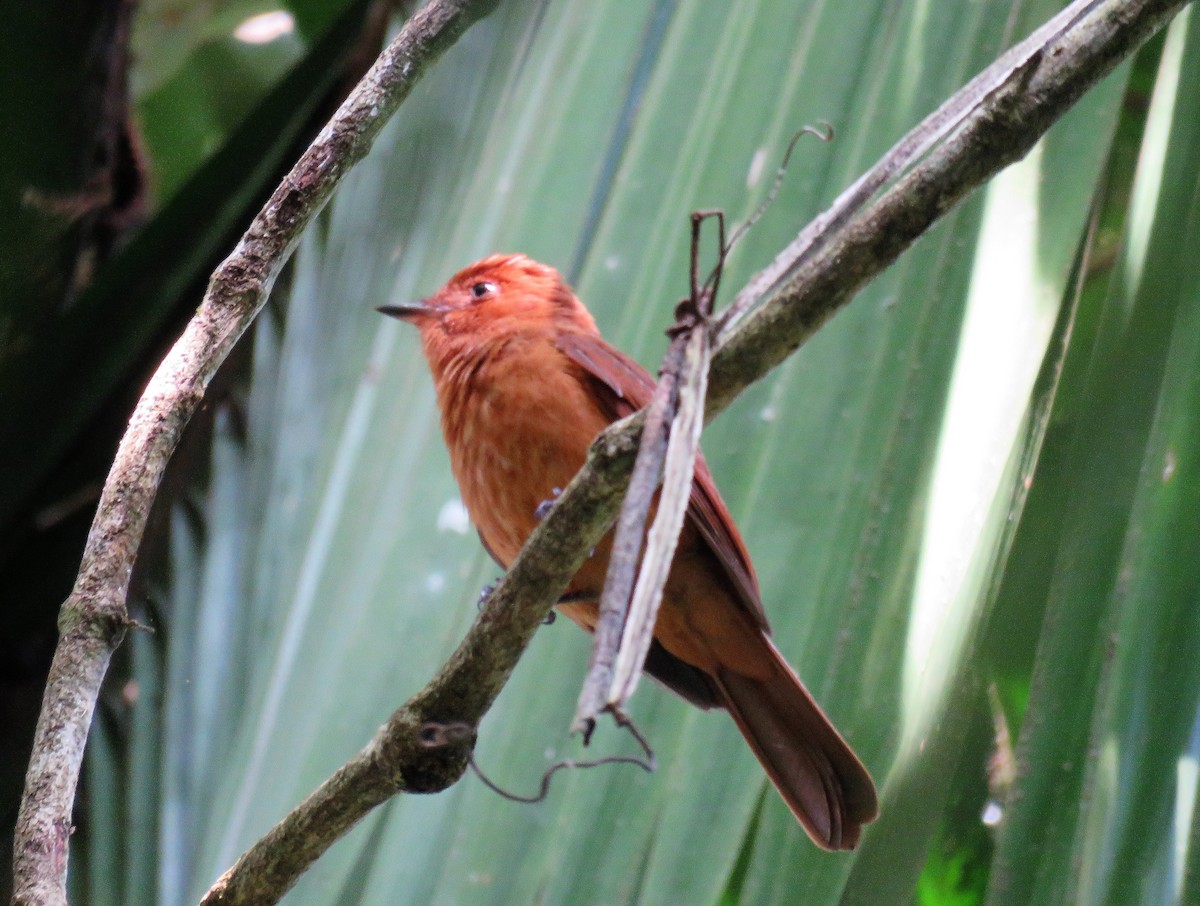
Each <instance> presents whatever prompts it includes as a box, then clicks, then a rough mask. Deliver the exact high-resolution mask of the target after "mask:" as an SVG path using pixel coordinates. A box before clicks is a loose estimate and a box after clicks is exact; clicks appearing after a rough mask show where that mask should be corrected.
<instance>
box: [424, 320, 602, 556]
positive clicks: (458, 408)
mask: <svg viewBox="0 0 1200 906" xmlns="http://www.w3.org/2000/svg"><path fill="white" fill-rule="evenodd" d="M438 402H439V405H440V408H441V411H442V430H443V433H444V434H445V438H446V446H447V447H448V449H449V450H450V462H451V467H452V468H453V470H454V476H455V478H456V479H457V480H458V485H459V489H460V490H461V492H462V496H463V503H464V504H465V505H466V507H467V511H468V512H469V513H470V514H471V521H472V522H473V523H474V524H475V526H476V528H478V529H479V533H480V535H481V536H482V537H483V541H484V543H485V544H486V545H487V547H488V549H489V550H490V551H491V552H492V553H493V554H494V555H495V556H496V557H497V559H499V560H500V561H501V563H502V564H503V565H505V566H506V567H507V566H508V565H509V564H510V563H511V562H512V560H513V559H514V558H515V557H516V555H517V552H518V551H520V549H521V547H522V545H523V544H524V543H525V539H526V538H528V537H529V534H530V533H531V532H532V531H533V529H534V527H535V526H536V525H537V521H538V517H537V515H536V513H537V509H538V506H539V504H541V503H542V502H543V501H546V500H549V499H551V498H552V497H553V496H554V494H555V489H561V488H563V487H565V486H566V484H567V482H568V481H570V479H571V477H572V476H573V475H574V474H575V473H576V472H577V471H578V470H579V467H580V466H582V465H583V461H584V458H585V457H586V455H587V448H588V445H589V444H590V443H591V442H592V440H593V439H594V438H595V436H596V434H597V433H599V432H600V430H601V429H603V428H604V427H605V425H606V424H607V420H606V419H605V418H604V416H603V415H602V414H601V412H600V410H599V408H598V407H597V405H596V403H595V401H594V400H593V399H592V398H591V396H590V395H589V393H588V391H587V389H586V387H585V385H584V384H583V382H582V381H581V380H580V376H579V374H578V371H577V368H576V367H575V366H574V365H573V363H571V362H570V360H569V359H567V358H566V357H565V356H563V355H562V353H560V352H559V351H558V350H557V349H556V348H555V347H554V346H553V345H552V344H550V343H537V342H528V343H520V342H517V341H511V342H509V343H507V344H505V345H504V346H503V347H500V348H498V349H491V350H481V351H479V352H478V353H476V355H475V356H474V357H473V358H471V359H466V358H464V360H463V361H461V362H457V363H451V364H450V365H448V366H447V367H446V368H445V369H444V371H443V374H442V375H440V379H439V381H438Z"/></svg>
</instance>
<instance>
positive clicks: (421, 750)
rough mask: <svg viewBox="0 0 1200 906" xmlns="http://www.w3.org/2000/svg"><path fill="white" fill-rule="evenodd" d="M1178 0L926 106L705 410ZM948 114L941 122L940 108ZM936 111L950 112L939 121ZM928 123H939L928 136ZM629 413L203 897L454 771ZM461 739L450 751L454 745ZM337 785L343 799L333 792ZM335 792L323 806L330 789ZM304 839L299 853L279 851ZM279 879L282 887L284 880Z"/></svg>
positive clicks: (742, 347)
mask: <svg viewBox="0 0 1200 906" xmlns="http://www.w3.org/2000/svg"><path fill="white" fill-rule="evenodd" d="M1184 2H1185V0H1140V2H1139V0H1081V2H1077V3H1075V4H1073V5H1072V6H1071V7H1069V8H1068V9H1067V10H1066V11H1064V13H1063V15H1062V16H1061V17H1059V18H1056V19H1055V20H1054V22H1053V23H1051V24H1050V25H1049V26H1048V27H1047V28H1045V29H1042V30H1040V31H1039V32H1038V33H1037V34H1035V35H1034V36H1033V37H1032V38H1031V39H1030V41H1029V42H1027V43H1023V44H1022V45H1019V46H1018V47H1017V48H1014V49H1013V51H1011V52H1010V53H1009V54H1006V56H1005V57H1004V58H1003V59H1002V61H1001V64H1002V65H998V66H997V67H995V68H992V69H989V71H988V73H987V74H985V75H986V76H987V78H986V79H985V80H984V82H983V83H980V82H979V81H976V82H973V83H972V84H971V85H969V86H967V88H966V89H964V92H963V94H962V96H958V95H956V97H955V98H953V99H951V101H948V102H947V105H946V106H944V107H943V108H942V109H941V110H939V111H938V113H936V114H935V115H934V117H935V118H937V119H938V122H937V123H935V124H934V126H933V128H932V130H931V127H930V125H929V124H923V125H922V126H919V127H918V130H924V136H925V137H926V138H929V137H930V136H935V137H933V138H929V140H928V141H925V140H924V139H922V140H921V141H919V142H916V143H915V144H914V143H913V142H912V140H911V139H910V138H909V137H906V139H904V140H902V144H905V143H908V144H907V145H906V147H908V148H911V147H917V146H919V147H920V152H921V153H923V154H924V156H923V157H922V159H921V160H920V161H919V162H917V163H915V164H912V160H913V155H912V153H910V152H908V151H906V152H905V154H904V155H902V156H903V162H902V166H900V167H895V168H892V169H890V170H889V172H888V173H887V176H886V178H885V179H883V180H881V181H880V182H878V183H877V185H876V186H875V188H882V187H884V186H885V185H887V184H888V183H889V182H891V181H892V180H893V179H894V177H896V176H898V175H899V174H900V173H901V171H903V170H905V169H906V168H908V167H909V165H910V164H912V166H911V169H908V170H907V175H903V176H901V178H900V179H899V180H898V181H896V182H894V184H893V185H892V187H891V188H890V189H888V190H887V191H886V192H884V194H883V195H882V196H881V197H879V198H878V199H877V200H875V201H874V202H871V198H873V197H874V195H875V191H874V189H872V191H871V192H870V193H867V194H861V193H860V194H858V195H857V196H856V197H854V198H852V199H851V201H852V202H853V203H851V204H845V203H844V202H843V203H842V207H841V208H840V209H839V210H838V214H837V216H836V217H826V218H825V221H824V227H823V230H822V231H819V236H818V235H816V234H814V233H811V232H810V233H808V234H807V237H806V233H802V234H801V236H800V237H799V239H801V240H805V241H803V242H800V241H798V242H797V243H793V245H792V246H789V250H787V251H786V252H785V254H784V255H782V256H781V258H780V259H777V261H776V262H775V263H774V264H773V265H772V268H770V269H768V271H767V272H764V274H763V275H760V276H759V277H758V278H755V279H754V280H752V281H751V282H750V284H748V288H747V290H744V291H743V293H740V294H739V299H741V298H745V299H746V300H747V301H746V303H745V304H743V305H742V306H741V315H740V316H739V317H738V318H736V319H733V320H726V321H725V322H724V327H723V329H722V331H721V333H720V334H719V346H718V349H717V352H716V353H715V355H714V358H713V365H712V372H711V378H710V383H709V394H708V414H709V416H710V417H711V416H712V415H715V414H716V413H718V412H720V411H721V410H722V409H724V408H725V407H726V406H728V404H729V403H730V401H731V400H733V399H734V398H735V397H736V396H737V395H738V394H739V393H740V392H741V391H742V390H744V389H745V388H746V387H747V386H749V385H750V384H751V383H752V382H754V381H756V380H758V379H759V378H761V377H763V376H764V375H765V374H767V373H768V372H769V371H770V370H771V368H773V367H774V366H775V365H776V364H778V363H779V362H781V361H782V360H783V359H784V358H786V357H787V356H788V355H789V354H790V353H792V352H793V351H794V350H795V349H796V348H797V347H799V346H800V345H801V344H802V343H803V342H804V341H805V340H806V339H808V337H810V336H811V335H812V334H813V333H814V332H815V331H816V329H817V328H818V327H819V326H820V325H821V324H823V323H824V322H825V321H826V320H828V319H829V317H830V316H831V315H832V314H833V313H834V312H835V311H836V310H837V309H838V308H839V307H841V306H842V305H844V304H845V303H846V302H848V301H849V299H850V298H852V297H853V295H854V294H855V293H856V292H857V291H858V289H860V288H861V287H862V286H863V285H865V284H866V283H867V282H868V281H869V280H870V279H871V278H873V277H874V276H876V275H877V274H879V273H880V272H881V271H882V270H883V269H884V268H886V267H887V266H888V265H889V264H890V263H891V262H892V261H894V260H895V259H896V257H897V256H898V255H899V254H900V252H902V251H903V250H904V249H905V248H907V247H908V246H909V245H910V244H911V243H912V242H913V241H914V240H915V239H916V238H917V237H918V236H919V235H921V233H922V232H924V231H925V230H926V229H928V228H929V226H930V225H932V224H933V223H934V222H935V221H936V220H937V219H938V218H939V217H941V216H942V215H943V214H945V213H946V212H947V211H948V210H949V209H950V208H951V207H952V206H953V205H954V204H955V203H957V202H958V201H960V200H962V199H963V198H964V197H965V196H966V195H967V194H969V193H970V192H971V191H972V190H973V189H974V188H976V187H978V186H979V185H981V184H982V183H983V182H984V181H985V180H987V179H988V178H989V177H991V176H993V175H994V174H996V173H997V172H998V171H999V170H1001V169H1002V168H1003V167H1005V166H1007V165H1008V164H1009V163H1012V162H1013V161H1015V160H1017V159H1019V158H1020V157H1022V156H1023V155H1024V154H1026V153H1027V152H1028V150H1029V149H1030V148H1031V147H1032V146H1033V144H1034V143H1035V142H1036V141H1037V140H1038V138H1039V137H1040V136H1041V135H1042V134H1043V133H1044V132H1045V131H1046V130H1047V129H1048V128H1049V127H1050V125H1051V124H1052V123H1053V122H1054V121H1055V120H1057V119H1058V118H1059V117H1060V116H1061V115H1062V114H1063V113H1064V112H1066V110H1067V109H1068V108H1069V107H1070V106H1071V104H1072V103H1073V102H1074V101H1075V100H1076V99H1078V98H1079V97H1080V96H1081V95H1082V94H1083V93H1084V92H1085V91H1086V90H1087V89H1088V88H1089V87H1091V86H1092V85H1093V84H1095V83H1096V82H1097V81H1098V80H1099V79H1100V78H1102V77H1103V76H1104V75H1106V74H1107V73H1108V72H1110V71H1111V70H1112V68H1113V67H1114V66H1115V65H1116V64H1117V63H1118V62H1119V61H1120V60H1121V59H1123V58H1124V57H1126V56H1128V55H1129V54H1130V53H1132V52H1133V51H1134V50H1135V49H1136V48H1137V47H1138V45H1139V44H1141V43H1142V42H1143V41H1145V40H1146V39H1147V38H1148V37H1150V35H1152V34H1153V33H1154V32H1155V31H1157V30H1158V29H1159V28H1161V27H1162V26H1163V25H1165V24H1166V22H1167V21H1168V20H1169V19H1170V17H1171V16H1172V15H1173V14H1174V13H1175V12H1177V11H1178V10H1179V9H1180V8H1181V7H1182V6H1183V5H1184ZM947 106H949V107H953V108H954V109H955V110H956V111H957V112H956V113H955V115H954V118H953V119H952V121H951V120H947V119H945V110H946V107H947ZM947 124H949V125H948V126H947ZM935 134H936V135H935ZM642 421H643V419H642V414H641V413H639V414H637V415H634V416H631V417H630V418H627V419H624V420H623V421H622V422H619V423H618V424H616V425H614V426H612V427H611V428H609V429H608V430H607V431H605V432H604V433H603V434H602V435H601V436H600V437H599V438H598V439H597V440H596V442H595V443H594V444H593V446H592V449H591V451H590V452H589V455H588V460H587V462H586V464H585V465H584V467H583V469H582V470H581V471H580V472H579V474H578V475H576V476H575V478H574V479H573V480H572V481H571V483H570V484H569V485H568V486H567V488H566V489H564V491H563V493H562V494H561V495H560V496H559V497H558V499H557V500H556V502H555V504H554V506H553V507H552V508H551V509H550V511H549V513H548V514H547V516H546V518H545V519H544V520H543V521H542V522H541V523H540V525H539V526H538V527H537V529H536V530H535V531H534V533H533V534H532V535H531V536H530V538H529V541H528V542H527V543H526V545H525V547H524V549H523V550H522V551H521V554H520V555H519V556H518V558H517V560H516V561H515V562H514V563H513V565H512V567H511V568H510V569H509V571H508V573H507V574H506V575H505V577H504V578H503V580H502V581H501V582H500V584H499V585H498V586H497V587H496V588H495V590H494V591H493V592H492V593H491V594H490V595H489V596H488V599H487V601H486V603H485V605H484V608H483V611H482V612H481V613H480V616H479V618H478V619H477V620H476V622H475V623H474V625H472V627H471V628H470V630H469V631H468V632H467V635H466V637H465V638H464V640H463V642H462V643H461V644H460V645H459V647H458V650H457V651H455V652H454V654H453V655H452V656H451V658H450V660H449V661H448V662H447V664H446V665H445V666H444V667H443V668H442V669H441V671H440V672H439V673H438V675H437V676H436V677H435V678H434V679H433V680H432V681H431V682H430V684H429V685H428V686H426V687H425V688H424V689H423V690H422V691H421V692H419V693H418V694H417V695H416V696H414V698H413V699H412V700H411V701H409V702H408V703H407V704H405V705H404V706H403V707H401V708H400V709H399V710H397V711H396V712H395V714H393V715H392V717H391V719H390V720H389V721H388V723H387V724H386V725H384V726H383V727H382V728H381V729H380V730H379V732H378V733H377V734H376V737H375V739H373V740H372V741H371V743H370V744H369V745H368V746H367V747H366V748H365V749H364V750H363V751H362V752H361V753H360V754H359V755H358V756H357V757H356V758H355V759H353V760H352V761H351V762H350V763H348V764H347V765H346V766H345V767H344V768H342V769H341V770H340V771H339V772H338V773H337V774H335V775H334V776H333V777H332V778H330V779H329V780H328V781H326V782H325V783H324V784H323V785H322V786H321V788H320V789H319V790H317V791H316V792H315V793H314V794H313V795H312V796H310V797H309V799H307V800H306V801H305V802H304V803H302V804H301V805H300V806H298V807H297V808H296V809H295V810H294V811H293V812H292V813H291V814H290V815H288V816H287V817H286V818H285V819H284V820H283V821H282V822H280V824H279V825H277V826H276V828H275V829H274V830H272V831H271V833H270V834H269V835H268V836H267V837H265V838H263V839H262V840H260V841H259V842H258V843H256V844H255V845H254V846H253V847H252V848H251V849H250V850H249V851H248V852H247V853H246V854H245V855H244V856H243V857H242V858H241V859H240V860H239V862H238V864H237V865H236V866H235V867H234V868H233V869H231V870H230V872H228V873H227V874H226V875H225V877H223V878H222V880H221V882H220V883H219V884H218V887H217V888H214V891H213V893H211V894H210V896H209V898H207V899H206V901H205V902H206V903H223V904H232V903H249V902H268V901H269V900H268V899H254V898H253V897H252V896H251V895H249V894H245V895H242V896H232V895H231V894H230V891H232V890H235V889H237V890H244V891H249V890H252V889H254V887H253V885H254V883H255V880H254V879H255V877H256V876H261V875H273V876H274V875H276V874H278V873H279V872H280V868H279V866H280V865H282V864H284V863H287V864H289V865H290V864H293V862H295V861H302V862H303V864H308V862H309V861H311V859H312V858H315V857H316V855H317V854H319V852H320V851H323V849H324V848H326V847H328V846H329V845H330V844H331V843H332V842H333V841H334V840H335V839H337V837H339V836H340V835H341V834H342V833H343V832H344V830H345V828H346V827H348V826H349V824H350V823H352V822H353V821H354V820H357V818H358V817H361V816H362V815H363V814H366V812H367V811H368V810H369V809H370V808H371V807H372V806H373V805H374V804H375V803H376V802H379V801H382V800H383V799H385V798H387V797H388V796H390V795H391V794H392V793H393V792H398V791H403V790H408V791H413V792H416V791H421V792H429V791H433V790H437V789H442V788H444V787H446V786H449V785H450V784H451V783H453V782H455V781H456V780H457V779H458V777H459V776H460V775H461V772H462V770H463V767H464V765H465V762H466V758H465V750H464V749H462V747H463V746H469V745H471V744H472V742H473V740H471V739H462V740H459V741H458V742H455V743H447V744H444V745H440V746H432V747H431V746H428V745H425V744H423V743H422V738H423V737H422V732H423V729H422V728H423V727H425V725H426V724H430V723H432V724H439V725H452V724H453V725H466V726H471V727H473V726H477V725H478V722H479V720H480V719H481V718H482V716H483V715H484V713H486V711H487V710H488V708H490V707H491V704H492V702H493V701H494V700H495V697H496V696H497V695H498V694H499V692H500V690H501V689H502V688H503V686H504V684H505V683H506V682H507V680H508V677H509V675H510V674H511V672H512V670H513V668H514V667H515V665H516V663H517V660H518V658H519V657H520V656H521V654H522V652H523V651H524V649H525V646H526V645H527V644H528V642H529V640H530V639H531V638H532V636H533V634H534V632H535V631H536V630H537V627H538V626H539V625H540V624H541V621H542V619H543V618H544V616H545V614H546V613H547V612H548V611H549V610H550V608H551V607H552V606H553V605H554V603H555V602H556V601H557V600H558V598H559V596H560V595H561V594H562V592H563V590H564V589H565V588H566V586H567V584H568V582H569V581H570V579H571V577H572V576H573V575H574V574H575V571H576V570H577V569H578V568H579V566H580V565H581V564H582V563H583V560H584V558H585V557H586V555H587V552H588V551H589V550H590V549H591V548H592V547H593V546H594V545H595V544H596V542H597V541H598V540H599V539H600V538H601V537H602V536H603V534H604V533H605V532H606V531H607V530H608V529H609V527H610V526H611V525H612V522H613V520H614V519H615V518H616V514H617V511H618V509H619V507H620V503H621V499H622V497H623V495H624V491H625V488H626V486H627V484H628V482H629V476H630V473H631V471H632V468H633V462H634V457H635V455H636V448H637V438H638V436H639V435H640V433H641V427H642ZM456 745H457V746H459V748H458V749H455V748H454V746H456ZM342 797H345V798H344V800H343V798H342ZM338 801H346V802H347V803H349V804H348V805H346V806H341V807H338V808H336V809H333V811H334V812H335V813H336V815H337V820H334V821H330V822H328V823H326V822H324V821H322V820H317V819H316V818H315V817H314V816H315V815H318V814H319V815H325V814H327V813H328V812H329V810H330V809H331V806H330V803H331V802H338ZM295 851H302V852H303V853H304V856H303V859H300V860H294V858H293V855H292V853H293V852H295ZM284 889H286V888H284Z"/></svg>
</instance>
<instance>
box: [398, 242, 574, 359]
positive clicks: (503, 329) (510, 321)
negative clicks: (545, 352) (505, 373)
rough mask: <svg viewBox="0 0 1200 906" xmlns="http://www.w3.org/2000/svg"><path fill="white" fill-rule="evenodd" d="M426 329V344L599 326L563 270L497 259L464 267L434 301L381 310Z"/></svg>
mask: <svg viewBox="0 0 1200 906" xmlns="http://www.w3.org/2000/svg"><path fill="white" fill-rule="evenodd" d="M378 310H379V311H381V312H382V313H383V314H385V315H391V316H392V317H394V318H399V319H400V320H402V321H407V322H408V323H410V324H413V325H415V326H416V327H417V328H419V329H420V331H421V335H422V337H423V338H424V339H425V341H426V344H427V346H428V344H429V343H430V342H431V341H432V342H435V343H442V342H453V341H454V340H466V341H473V340H481V339H489V338H497V339H500V338H507V337H511V336H514V335H542V334H544V335H547V336H554V335H555V334H557V332H559V331H561V330H582V331H584V332H588V333H595V331H596V323H595V321H593V320H592V316H591V315H590V314H589V313H588V311H587V309H586V308H584V307H583V304H582V303H581V302H580V301H579V300H578V299H577V298H576V297H575V294H574V293H573V292H572V291H571V288H570V287H569V286H567V284H566V283H565V282H564V281H563V279H562V277H561V276H560V275H559V273H558V271H556V270H555V269H554V268H552V267H549V266H548V265H545V264H541V263H539V262H537V261H534V260H533V259H532V258H527V257H525V256H524V255H492V256H490V257H488V258H484V259H483V260H481V261H476V262H475V263H474V264H472V265H470V266H468V267H465V268H463V269H462V270H461V271H459V272H458V273H457V274H455V275H454V276H453V277H451V278H450V280H449V281H448V282H447V283H446V285H445V286H443V287H442V288H441V289H439V290H438V291H437V292H436V293H434V294H433V295H432V296H429V297H428V298H426V299H422V300H421V301H420V302H418V303H415V304H412V305H384V306H381V307H380V308H379V309H378Z"/></svg>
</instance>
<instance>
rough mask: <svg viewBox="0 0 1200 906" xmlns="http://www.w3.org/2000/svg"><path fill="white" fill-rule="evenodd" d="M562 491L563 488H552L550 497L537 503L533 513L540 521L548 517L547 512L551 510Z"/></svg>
mask: <svg viewBox="0 0 1200 906" xmlns="http://www.w3.org/2000/svg"><path fill="white" fill-rule="evenodd" d="M561 493H562V488H551V489H550V499H549V500H543V501H542V502H541V503H539V504H538V505H537V509H535V510H534V511H533V515H534V516H535V517H537V520H538V522H541V521H542V520H543V519H545V518H546V514H547V513H549V512H550V507H552V506H554V501H555V500H557V499H558V495H559V494H561Z"/></svg>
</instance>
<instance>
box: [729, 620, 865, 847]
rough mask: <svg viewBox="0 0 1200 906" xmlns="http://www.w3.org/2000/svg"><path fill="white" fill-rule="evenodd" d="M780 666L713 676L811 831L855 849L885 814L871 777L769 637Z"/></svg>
mask: <svg viewBox="0 0 1200 906" xmlns="http://www.w3.org/2000/svg"><path fill="white" fill-rule="evenodd" d="M763 641H764V642H765V643H766V647H767V648H768V649H769V650H770V654H771V659H772V661H773V666H774V670H773V672H772V675H771V676H770V678H768V679H765V680H760V679H752V678H750V677H747V676H742V675H740V674H738V673H734V672H733V671H731V670H728V669H723V670H721V671H720V672H719V673H718V675H717V676H716V677H714V679H715V680H716V685H717V688H718V690H719V692H720V694H721V697H722V698H723V699H724V702H723V703H724V705H725V707H726V708H728V709H729V713H730V714H731V715H733V719H734V720H735V721H736V722H737V725H738V729H740V730H741V731H742V735H743V736H745V737H746V741H747V742H748V743H750V747H751V748H752V749H753V750H754V754H755V755H757V756H758V760H759V761H760V762H762V766H763V768H764V769H765V770H766V772H767V776H768V777H770V778H771V782H772V783H774V784H775V786H776V788H777V789H778V790H779V793H780V795H782V796H783V799H784V801H785V802H786V803H787V804H788V807H789V808H790V809H791V810H792V812H793V813H794V814H795V816H796V818H797V819H798V820H799V821H800V823H801V824H802V825H804V829H805V830H806V831H808V833H809V836H811V837H812V838H813V840H814V841H815V842H816V843H817V844H818V845H819V846H822V847H824V848H826V849H834V850H836V849H854V847H855V846H857V845H858V840H859V837H860V836H861V834H862V826H863V825H864V824H866V823H867V822H869V821H872V820H874V818H875V817H876V815H877V814H878V813H879V804H878V800H877V799H876V795H875V785H874V783H872V781H871V775H870V774H868V773H867V769H866V768H865V767H863V764H862V762H861V761H859V760H858V757H857V756H856V755H855V754H854V752H853V750H852V749H851V748H850V746H849V745H847V744H846V741H845V740H844V739H842V737H841V735H840V734H839V733H838V731H837V730H836V729H835V728H834V726H833V724H832V723H831V722H830V720H829V718H827V717H826V716H825V713H824V712H823V711H822V710H821V707H820V706H819V705H818V704H817V703H816V701H815V700H814V699H813V697H812V696H811V695H809V693H808V690H807V689H805V688H804V684H803V683H801V682H800V678H799V677H798V676H796V673H795V671H794V670H792V668H791V667H790V666H789V665H788V663H787V661H785V660H784V659H783V655H781V654H780V653H779V650H778V649H777V648H776V647H775V646H774V644H773V643H772V642H771V640H770V639H769V638H767V637H766V636H765V635H764V636H763Z"/></svg>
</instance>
